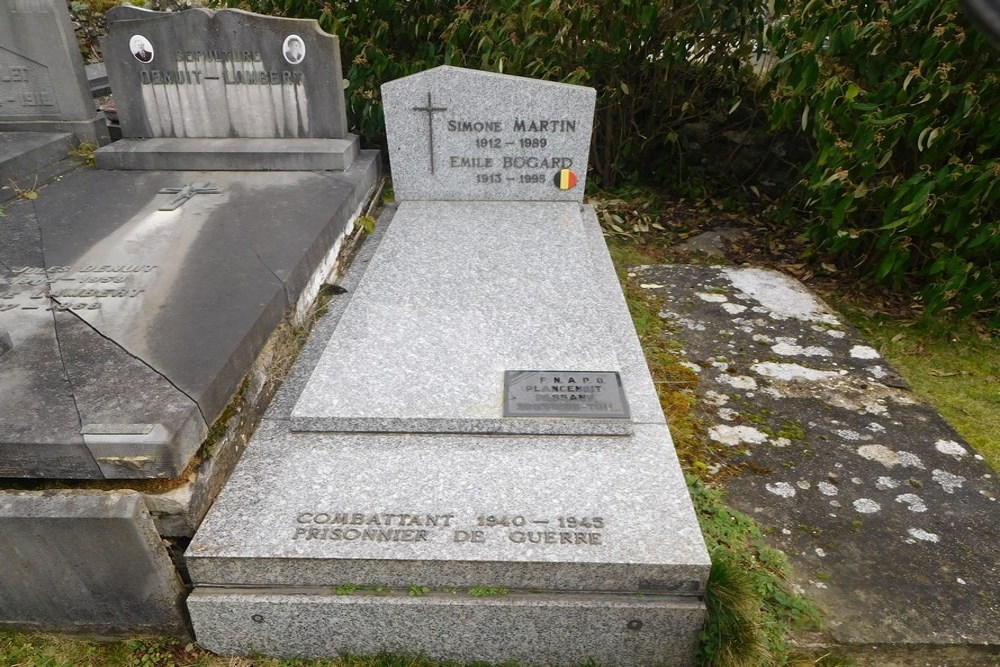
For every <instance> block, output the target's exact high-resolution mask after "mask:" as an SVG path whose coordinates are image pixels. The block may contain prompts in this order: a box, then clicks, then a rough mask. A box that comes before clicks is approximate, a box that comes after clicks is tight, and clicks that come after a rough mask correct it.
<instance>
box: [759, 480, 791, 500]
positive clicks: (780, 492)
mask: <svg viewBox="0 0 1000 667" xmlns="http://www.w3.org/2000/svg"><path fill="white" fill-rule="evenodd" d="M764 488H765V489H767V490H768V491H770V492H771V493H773V494H774V495H776V496H781V497H782V498H794V497H795V487H794V486H792V485H791V484H789V483H788V482H774V483H769V484H765V485H764Z"/></svg>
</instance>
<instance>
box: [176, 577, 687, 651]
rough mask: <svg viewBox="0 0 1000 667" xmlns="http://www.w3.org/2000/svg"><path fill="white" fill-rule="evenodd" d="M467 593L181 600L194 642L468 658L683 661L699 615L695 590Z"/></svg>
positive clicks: (272, 593)
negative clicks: (685, 593) (689, 593)
mask: <svg viewBox="0 0 1000 667" xmlns="http://www.w3.org/2000/svg"><path fill="white" fill-rule="evenodd" d="M486 593H490V592H489V591H487V592H486ZM474 594H475V591H473V592H472V593H470V592H469V591H454V592H450V591H440V592H439V591H433V592H427V593H424V594H421V595H417V596H414V595H412V594H410V591H406V590H394V591H389V592H385V593H384V594H381V595H379V594H376V593H371V592H366V593H359V592H354V593H353V594H351V595H337V594H334V593H333V591H332V590H331V589H329V588H325V589H300V590H295V589H283V590H282V589H277V590H275V589H233V588H228V589H226V588H222V589H220V588H204V587H201V588H196V589H195V590H194V592H193V593H192V594H191V595H190V596H189V598H188V609H189V610H190V612H191V618H192V621H193V622H194V626H195V628H196V631H197V638H198V642H199V644H201V645H202V646H203V647H205V648H207V649H208V650H210V651H213V652H215V653H220V654H224V655H270V656H277V657H321V656H331V655H338V654H344V653H350V654H357V655H375V654H379V653H383V652H388V653H406V654H417V653H421V654H423V655H426V656H428V657H430V658H432V659H436V660H454V661H459V662H463V663H465V662H470V661H477V660H479V661H486V662H489V663H500V662H504V661H510V660H513V661H517V662H520V663H521V664H525V665H530V664H544V665H578V664H583V663H586V662H587V661H588V660H591V659H593V660H595V661H596V662H597V663H599V664H601V665H603V666H604V667H613V666H614V665H622V666H625V665H627V666H629V667H640V666H642V665H683V664H686V663H687V661H688V660H689V659H690V656H691V655H692V652H693V649H694V646H695V643H696V641H697V636H698V632H699V630H700V629H701V626H702V623H703V621H704V617H705V606H704V604H703V603H702V602H701V601H700V600H699V599H698V598H693V597H692V598H685V597H674V596H637V595H626V594H611V593H553V592H545V593H510V594H499V595H497V594H492V595H491V594H486V595H483V596H481V597H476V596H475V595H474Z"/></svg>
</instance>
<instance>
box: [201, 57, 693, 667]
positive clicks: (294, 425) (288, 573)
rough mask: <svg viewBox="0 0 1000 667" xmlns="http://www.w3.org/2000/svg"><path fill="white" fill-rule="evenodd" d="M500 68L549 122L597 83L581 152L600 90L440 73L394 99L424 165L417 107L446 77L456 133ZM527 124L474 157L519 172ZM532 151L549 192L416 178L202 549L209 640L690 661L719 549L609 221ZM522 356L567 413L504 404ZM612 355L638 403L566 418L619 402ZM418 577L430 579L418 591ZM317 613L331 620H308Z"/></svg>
mask: <svg viewBox="0 0 1000 667" xmlns="http://www.w3.org/2000/svg"><path fill="white" fill-rule="evenodd" d="M493 85H498V89H499V90H503V91H512V90H515V89H519V88H523V89H524V90H525V93H524V94H523V95H521V96H518V95H512V96H510V97H509V99H508V102H509V101H510V100H520V101H521V102H520V103H521V104H522V106H520V107H514V108H510V109H508V111H509V112H510V113H512V114H516V115H517V117H519V118H525V119H529V120H530V119H532V118H533V117H534V116H533V114H534V113H535V111H534V107H533V106H532V104H533V103H534V100H536V99H538V98H539V97H544V96H542V95H541V92H539V91H541V90H544V91H547V92H549V93H550V95H551V96H555V97H558V96H559V95H560V94H561V93H563V92H565V94H566V96H567V98H568V99H569V101H573V100H578V99H588V96H589V99H590V100H591V102H590V106H587V105H585V104H580V105H579V106H574V104H570V103H567V104H565V105H561V106H560V105H558V100H555V103H556V105H557V107H559V108H563V109H564V111H563V115H562V116H559V117H556V119H557V120H561V121H564V122H567V123H568V122H570V121H575V122H576V123H577V127H587V128H588V129H587V135H586V136H583V135H576V136H575V139H574V140H573V141H568V142H567V143H565V144H564V145H563V146H562V149H563V150H564V151H565V152H566V154H567V155H582V156H584V158H583V159H584V160H585V156H586V145H587V144H588V143H589V118H590V117H591V116H592V114H593V106H592V105H593V91H583V92H581V91H579V90H577V89H576V88H574V87H563V86H556V87H554V88H553V87H551V84H547V83H544V82H537V81H531V80H526V79H517V78H514V77H497V75H492V74H485V73H476V72H468V71H464V70H458V69H455V68H439V69H436V70H431V71H430V72H427V73H425V74H421V75H415V76H412V77H408V78H407V79H404V80H403V82H402V83H400V82H394V83H393V84H388V86H395V89H396V90H397V91H401V90H407V91H409V92H410V93H412V96H403V97H397V98H392V97H391V96H390V97H388V98H386V99H387V100H388V105H389V106H388V107H387V109H386V115H387V118H389V119H393V118H398V117H399V116H400V115H401V114H403V115H405V113H411V114H414V115H419V114H423V116H422V117H423V125H421V126H419V128H418V130H419V132H420V133H419V134H418V135H417V136H411V137H407V138H406V139H405V140H406V141H407V142H410V143H416V144H419V145H422V146H424V147H425V149H424V153H423V155H422V156H416V157H415V159H417V160H418V161H420V162H422V163H423V164H424V166H428V167H429V165H427V164H426V161H427V158H428V147H429V146H430V143H429V142H427V141H424V140H425V139H427V138H429V137H428V135H429V134H430V129H431V128H430V127H428V125H427V123H428V120H427V119H428V116H427V115H426V114H427V112H426V109H419V108H416V107H423V106H424V105H425V103H426V100H427V97H428V94H430V97H431V100H432V102H431V103H432V104H435V105H440V106H442V107H447V109H446V110H444V111H441V112H440V113H438V114H436V115H434V116H432V117H431V121H430V123H433V130H434V135H435V137H438V135H439V133H440V132H447V130H445V129H442V128H446V127H447V126H448V123H449V122H450V121H451V120H452V119H453V118H455V119H466V120H468V121H469V122H473V123H476V122H479V120H480V119H482V118H485V117H487V115H486V114H485V113H482V112H480V111H479V109H478V106H477V105H478V104H479V102H477V100H476V97H475V96H473V95H469V94H468V92H467V91H466V88H469V89H473V90H486V89H488V87H489V86H493ZM452 90H455V91H458V92H457V93H456V94H455V95H454V96H451V95H450V94H449V91H452ZM498 94H499V93H498ZM504 94H506V93H504ZM495 102H496V100H495V99H494V98H493V96H489V97H488V98H487V99H486V100H484V101H483V102H482V105H483V106H485V107H487V108H490V109H492V108H493V107H492V106H491V105H494V103H495ZM543 112H544V113H545V114H546V118H547V119H548V120H550V121H551V120H552V118H553V116H551V115H548V114H550V109H549V108H547V107H546V108H545V109H544V110H543ZM585 118H586V119H587V121H588V122H587V123H586V124H585V123H584V119H585ZM390 122H391V121H390ZM515 128H520V126H515V125H513V124H511V125H509V126H493V129H492V130H491V131H489V132H486V131H485V130H484V131H483V133H477V132H471V133H469V134H467V135H466V138H465V139H464V140H462V141H463V142H464V143H461V142H458V140H457V139H456V140H454V141H455V142H456V143H455V144H454V146H453V149H454V151H456V152H457V151H459V150H462V151H465V152H466V153H468V154H469V155H471V156H472V157H475V158H476V159H479V160H485V159H486V156H489V157H491V159H496V160H499V164H503V161H502V158H503V156H504V155H505V154H506V153H507V152H508V151H509V150H510V149H509V148H504V147H505V146H507V142H508V141H513V142H514V143H515V144H518V143H519V142H518V139H519V138H521V137H525V136H533V133H531V132H529V131H528V130H527V129H524V130H522V129H515ZM415 131H417V130H415ZM397 136H398V135H397ZM483 137H485V138H486V139H494V138H496V139H498V141H497V142H495V143H494V142H490V141H487V142H485V143H483V144H479V143H477V142H478V140H479V139H480V138H483ZM400 140H402V139H400ZM490 146H495V148H490ZM398 148H399V147H398V146H397V145H395V144H390V154H391V155H396V154H397V149H398ZM519 154H521V155H524V154H525V153H524V152H523V151H521V150H520V149H519ZM477 155H478V157H477ZM539 155H544V153H543V152H542V150H541V149H540V148H537V149H534V150H533V151H532V152H531V153H530V155H529V157H530V156H539ZM536 164H537V163H536ZM394 166H395V164H394ZM401 166H402V167H403V169H404V171H405V169H406V168H407V166H406V160H405V158H404V159H403V162H402V165H401ZM573 167H574V169H579V170H580V172H581V173H582V172H584V171H585V169H586V164H585V162H582V163H580V162H574V164H573ZM535 168H536V169H538V173H539V174H541V175H542V176H544V177H545V178H546V180H547V183H548V185H547V186H546V188H547V189H543V188H541V187H540V183H539V182H538V181H536V180H535V179H532V180H531V181H525V182H524V183H523V186H522V187H521V188H514V187H512V186H510V185H507V184H506V183H507V182H506V181H505V180H504V178H505V177H501V179H500V180H498V181H497V180H493V181H489V182H484V183H483V184H482V185H483V191H484V192H489V191H492V192H493V199H494V200H493V201H431V200H426V199H422V198H421V197H417V198H415V199H414V198H410V196H407V195H403V196H402V197H401V198H402V199H403V201H401V202H400V203H399V204H398V208H396V209H395V210H394V211H393V210H391V209H390V210H389V211H388V212H387V213H386V214H385V215H384V216H383V218H382V219H381V220H380V221H379V225H378V228H377V235H376V237H375V238H373V239H372V240H371V241H370V243H369V244H367V245H366V247H365V252H366V253H367V255H365V256H363V257H359V259H358V261H357V262H356V264H355V267H356V271H354V272H352V275H351V276H350V280H349V281H347V282H345V286H346V287H347V289H348V293H347V295H346V296H345V299H344V302H341V303H339V304H338V305H337V307H336V308H335V309H334V310H333V311H332V312H331V313H330V314H329V315H328V316H327V318H325V319H324V321H323V322H322V323H321V325H320V327H319V328H318V329H317V331H316V332H315V334H314V337H313V338H312V340H311V341H310V343H309V345H308V346H307V348H306V350H305V351H304V352H303V355H302V357H300V361H299V364H298V365H297V367H296V369H295V370H294V371H293V373H292V376H291V378H290V379H289V381H288V382H287V383H286V384H285V385H284V387H283V388H282V392H281V393H280V394H279V396H278V397H277V399H276V401H275V404H274V405H273V407H272V409H271V410H270V411H269V413H268V414H267V415H266V416H265V419H264V421H263V422H262V425H261V428H260V429H259V430H258V432H257V434H256V435H255V437H254V439H253V440H252V441H251V442H250V443H249V445H248V448H247V452H246V454H245V456H244V458H243V459H242V461H241V463H240V465H239V466H238V468H237V470H236V472H235V473H234V476H233V477H232V478H231V479H230V481H229V483H228V484H227V486H226V488H225V489H224V491H223V493H222V494H221V495H220V497H219V499H218V500H217V502H216V504H215V506H214V507H213V509H212V511H211V512H210V514H209V515H208V517H207V518H206V521H205V523H204V524H203V526H202V527H201V529H200V530H199V531H198V533H197V534H196V535H195V538H194V540H193V541H192V543H191V544H190V546H189V548H188V550H187V552H186V558H187V562H188V565H189V571H190V573H191V577H192V581H193V582H194V584H195V591H194V592H193V593H192V595H191V596H190V597H189V600H188V607H189V610H190V612H191V616H192V621H193V623H194V626H195V631H196V634H197V636H198V639H199V641H200V642H201V643H202V644H203V645H205V646H207V647H209V648H210V649H212V650H214V651H218V652H221V653H227V654H232V653H264V654H271V655H282V656H291V655H312V656H319V655H334V654H338V653H341V652H353V653H369V654H372V653H378V652H381V651H396V652H417V651H421V652H424V653H426V654H428V655H430V656H432V657H435V658H438V659H450V660H460V661H470V660H485V661H490V662H502V661H505V660H518V661H521V662H522V663H524V664H578V663H581V662H585V661H586V660H588V659H590V658H594V659H596V660H598V661H599V662H600V663H601V664H605V665H616V664H617V665H647V664H648V665H653V664H676V665H684V664H689V663H690V660H691V658H692V656H693V651H694V645H695V641H696V636H697V633H698V630H699V628H700V626H701V623H702V621H703V618H704V606H703V604H702V602H701V599H700V596H701V594H703V592H704V586H705V581H706V578H707V573H708V567H709V560H708V555H707V553H706V551H705V546H704V542H703V540H702V537H701V534H700V532H699V529H698V523H697V521H696V518H695V516H694V513H693V511H692V508H691V503H690V499H689V497H688V495H687V491H686V486H685V483H684V480H683V476H682V475H681V472H680V468H679V465H678V463H677V458H676V455H675V453H674V451H673V447H672V445H671V441H670V434H669V432H668V430H667V426H666V424H665V423H664V419H663V414H662V412H661V411H660V408H659V403H658V401H657V398H656V392H655V389H654V387H653V383H652V380H651V379H650V377H649V373H648V370H647V369H646V366H645V362H644V359H643V357H642V352H641V349H640V348H639V345H638V340H637V338H636V335H635V332H634V329H633V328H632V324H631V320H630V318H629V314H628V309H627V307H626V305H625V302H624V299H623V297H622V294H621V291H620V288H619V287H618V284H617V279H616V277H615V273H614V269H613V267H612V265H611V262H610V258H609V256H608V253H607V249H606V247H605V245H604V241H603V236H602V234H601V232H600V228H599V225H598V223H597V220H596V216H595V214H594V212H593V210H592V209H591V208H590V207H586V206H582V205H581V199H582V185H581V182H582V178H580V179H577V181H576V185H575V188H574V187H572V186H571V187H565V188H564V187H561V186H567V185H568V184H569V183H568V181H569V180H572V179H568V175H567V174H563V173H561V172H562V170H563V169H567V168H568V167H562V166H558V168H556V169H552V168H551V165H550V167H544V168H543V167H537V166H536V167H535ZM443 169H446V168H442V171H439V169H438V167H437V166H435V172H434V174H431V173H430V171H429V168H428V171H427V172H426V173H425V174H424V175H423V176H422V177H421V178H420V179H417V180H418V181H419V180H425V181H428V183H420V182H414V183H411V187H412V188H414V189H415V190H417V191H420V192H433V191H435V188H436V187H438V186H437V185H436V184H435V183H434V181H435V180H436V179H441V181H442V184H441V186H440V189H439V191H440V192H445V190H446V189H447V188H449V187H452V185H450V184H449V183H450V182H451V179H452V178H453V176H452V175H449V174H448V173H447V172H446V171H443ZM447 169H450V167H448V168H447ZM456 169H458V167H456ZM500 169H501V171H500V173H501V174H503V173H504V172H503V171H502V169H503V168H502V167H500ZM511 173H516V172H511ZM556 176H559V177H560V179H558V180H557V179H556ZM563 177H566V178H567V179H568V180H563ZM463 178H464V177H463ZM403 192H407V190H406V189H405V187H404V190H403ZM411 192H412V190H411ZM546 192H547V193H549V194H547V195H546ZM567 192H568V193H570V195H571V196H570V197H567ZM398 194H399V190H397V195H398ZM441 196H443V195H441ZM501 197H506V198H507V201H498V199H500V198H501ZM544 197H548V200H542V199H543V198H544ZM484 199H487V200H488V199H490V196H484ZM528 199H538V200H539V201H534V202H529V201H524V200H528ZM376 244H377V245H376ZM507 371H522V372H523V371H539V372H540V373H539V374H538V376H537V377H538V378H539V380H538V383H539V384H542V383H543V380H542V379H541V378H542V377H545V378H547V379H546V380H545V381H544V384H547V385H549V387H548V388H545V387H541V388H539V387H536V388H535V389H534V390H532V391H531V396H532V397H535V396H543V397H545V398H546V399H548V400H551V402H552V403H553V404H555V405H557V407H558V408H559V409H558V410H553V411H551V412H552V413H555V414H550V411H547V410H543V411H539V414H538V415H535V416H531V417H504V413H503V408H504V403H505V395H504V391H505V390H504V380H505V373H506V372H507ZM543 371H544V372H543ZM548 371H552V376H553V377H552V378H549V377H548V374H547V372H548ZM605 373H606V374H607V375H605ZM616 373H617V377H620V379H621V384H622V390H623V392H624V397H625V402H626V403H627V406H628V409H629V411H628V413H627V414H626V415H625V416H618V417H617V418H606V417H605V416H598V417H595V416H594V415H592V414H587V416H581V415H580V414H578V413H577V416H575V417H574V416H566V413H567V412H571V411H570V410H567V409H565V408H564V407H563V406H564V405H567V404H569V403H571V402H572V401H575V400H581V401H584V402H586V403H588V404H593V403H597V402H598V399H595V398H594V394H595V393H598V394H599V392H594V391H585V390H584V388H587V389H593V388H594V387H595V386H597V385H598V383H597V380H596V378H598V377H600V378H601V379H608V378H612V377H615V375H614V374H616ZM591 375H592V376H593V377H591ZM556 376H558V381H557V380H556ZM571 377H572V378H573V382H570V378H571ZM584 378H586V379H584ZM353 394H360V395H359V396H357V397H356V398H355V397H353V396H352V395H353ZM518 396H520V398H517V397H515V399H514V400H516V401H518V402H522V403H525V402H527V401H529V399H528V398H525V396H526V395H518ZM532 402H533V401H532ZM543 402H547V401H543ZM365 404H366V405H365ZM264 474H266V475H267V476H268V478H269V479H270V480H271V481H270V482H269V483H268V484H267V485H261V484H260V483H259V480H260V479H261V476H262V475H264ZM411 587H416V588H417V589H419V590H421V591H425V589H426V591H425V592H426V594H425V595H422V596H419V597H411V596H409V595H408V592H409V590H410V588H411ZM334 589H336V590H338V591H339V592H341V593H344V595H334V594H332V593H331V591H332V590H334ZM483 593H486V597H479V595H482V594H483ZM640 596H641V597H640ZM317 623H322V624H323V625H324V626H325V627H329V628H331V631H330V632H320V633H317V632H313V631H311V630H309V628H313V627H315V624H317ZM348 628H349V630H346V629H348ZM386 628H391V632H385V631H384V630H385V629H386ZM342 629H343V630H342Z"/></svg>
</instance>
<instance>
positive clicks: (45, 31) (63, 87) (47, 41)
mask: <svg viewBox="0 0 1000 667" xmlns="http://www.w3.org/2000/svg"><path fill="white" fill-rule="evenodd" d="M0 84H2V85H0V132H13V131H17V132H69V133H71V134H73V135H74V136H75V137H76V139H77V141H90V142H93V143H95V144H96V143H106V142H107V131H106V130H104V120H103V119H102V118H99V117H98V115H97V112H96V109H95V107H94V100H93V97H92V96H91V94H90V86H89V84H88V82H87V75H86V73H85V72H84V68H83V60H82V58H81V57H80V50H79V46H78V44H77V41H76V36H75V35H74V34H73V25H72V23H71V22H70V17H69V10H68V9H67V7H66V3H65V2H64V1H63V0H0Z"/></svg>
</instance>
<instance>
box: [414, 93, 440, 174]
mask: <svg viewBox="0 0 1000 667" xmlns="http://www.w3.org/2000/svg"><path fill="white" fill-rule="evenodd" d="M413 110H414V111H426V112H427V138H428V142H429V144H430V149H431V173H432V174H433V173H434V114H435V113H436V112H438V111H447V110H448V107H436V106H434V105H433V104H431V94H430V93H427V106H425V107H413Z"/></svg>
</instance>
